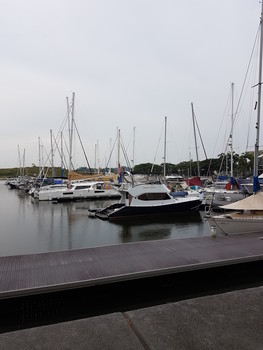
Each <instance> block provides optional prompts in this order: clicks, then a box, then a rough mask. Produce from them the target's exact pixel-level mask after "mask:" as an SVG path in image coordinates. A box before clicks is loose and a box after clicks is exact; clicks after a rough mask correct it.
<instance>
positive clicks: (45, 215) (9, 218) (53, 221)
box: [0, 182, 210, 256]
mask: <svg viewBox="0 0 263 350" xmlns="http://www.w3.org/2000/svg"><path fill="white" fill-rule="evenodd" d="M0 196H1V202H0V206H1V208H0V222H1V235H0V256H5V255H16V254H30V253H37V252H50V251H58V250H69V249H78V248H86V247H94V246H102V245H111V244H120V243H127V242H136V241H149V240H157V239H167V238H184V237H193V236H202V235H210V230H209V226H208V224H207V223H204V222H203V221H202V217H201V215H200V214H199V213H198V212H196V213H191V215H189V214H188V215H180V216H175V217H166V218H141V219H132V220H128V221H124V222H121V223H111V222H108V221H102V220H99V219H93V218H90V217H89V215H88V210H89V209H95V208H103V207H105V206H107V205H109V204H111V203H113V202H116V200H115V201H112V200H106V201H104V200H97V201H84V202H68V203H56V204H54V203H52V202H38V201H35V200H34V199H33V198H32V197H30V196H28V195H25V194H24V193H23V192H22V191H17V190H10V189H9V188H8V187H7V186H6V185H4V182H0Z"/></svg>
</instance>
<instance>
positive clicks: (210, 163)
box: [207, 91, 231, 175]
mask: <svg viewBox="0 0 263 350" xmlns="http://www.w3.org/2000/svg"><path fill="white" fill-rule="evenodd" d="M230 96H231V91H229V94H228V98H227V102H226V105H225V109H224V113H223V118H222V119H221V123H220V127H219V131H218V134H217V138H216V142H215V146H214V149H213V152H212V155H213V157H214V153H215V148H216V145H217V143H218V139H219V134H220V131H221V129H222V125H223V121H224V118H225V115H226V110H227V107H228V105H229V101H230ZM224 139H225V136H224ZM211 165H212V158H211V159H210V162H209V166H208V169H207V175H208V174H209V173H210V171H211ZM220 171H221V168H220Z"/></svg>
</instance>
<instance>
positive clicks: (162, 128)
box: [150, 127, 163, 174]
mask: <svg viewBox="0 0 263 350" xmlns="http://www.w3.org/2000/svg"><path fill="white" fill-rule="evenodd" d="M162 133H163V127H162V130H161V135H160V137H159V141H158V145H157V149H156V153H155V156H154V159H153V163H152V168H151V172H150V173H151V174H152V172H153V168H154V164H155V160H156V156H157V152H158V149H159V146H160V142H161V137H162Z"/></svg>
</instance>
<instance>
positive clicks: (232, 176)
mask: <svg viewBox="0 0 263 350" xmlns="http://www.w3.org/2000/svg"><path fill="white" fill-rule="evenodd" d="M231 95H232V103H231V131H230V136H229V145H230V151H231V170H230V176H231V180H230V184H231V190H232V189H233V184H234V171H233V126H234V83H231Z"/></svg>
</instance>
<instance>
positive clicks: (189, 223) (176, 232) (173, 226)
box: [114, 212, 203, 243]
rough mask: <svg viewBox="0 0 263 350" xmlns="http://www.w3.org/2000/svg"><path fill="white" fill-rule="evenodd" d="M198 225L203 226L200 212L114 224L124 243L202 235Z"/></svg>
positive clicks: (129, 220)
mask: <svg viewBox="0 0 263 350" xmlns="http://www.w3.org/2000/svg"><path fill="white" fill-rule="evenodd" d="M198 224H199V225H202V224H203V222H202V216H201V214H200V213H199V212H193V213H190V214H189V213H188V214H180V215H176V216H165V217H154V218H150V217H145V218H132V219H127V220H125V221H120V222H118V221H116V222H114V225H117V226H118V227H119V228H118V229H119V237H120V240H121V241H122V242H123V243H127V242H134V241H148V240H158V239H165V238H166V239H167V238H183V237H186V236H187V237H191V236H197V235H200V234H201V235H202V231H201V232H200V230H198V229H197V227H198Z"/></svg>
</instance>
